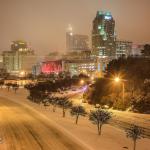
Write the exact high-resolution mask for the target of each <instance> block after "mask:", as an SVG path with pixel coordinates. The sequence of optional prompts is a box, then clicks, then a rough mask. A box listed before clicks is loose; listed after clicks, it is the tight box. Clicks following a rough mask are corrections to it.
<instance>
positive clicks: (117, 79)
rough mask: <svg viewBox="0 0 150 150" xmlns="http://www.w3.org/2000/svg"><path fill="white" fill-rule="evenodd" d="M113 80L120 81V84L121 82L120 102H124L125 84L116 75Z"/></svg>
mask: <svg viewBox="0 0 150 150" xmlns="http://www.w3.org/2000/svg"><path fill="white" fill-rule="evenodd" d="M114 81H115V82H116V83H119V82H121V84H122V102H123V104H124V96H125V84H124V80H122V79H120V78H119V77H116V78H115V79H114Z"/></svg>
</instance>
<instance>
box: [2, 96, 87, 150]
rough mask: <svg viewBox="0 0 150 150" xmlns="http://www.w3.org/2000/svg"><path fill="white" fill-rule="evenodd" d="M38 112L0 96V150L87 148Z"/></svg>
mask: <svg viewBox="0 0 150 150" xmlns="http://www.w3.org/2000/svg"><path fill="white" fill-rule="evenodd" d="M75 141H76V140H73V139H72V138H69V136H67V135H65V132H62V131H60V130H59V129H58V128H56V127H55V126H54V125H53V124H51V122H50V121H49V120H48V119H46V118H44V117H43V116H42V115H40V114H39V113H38V112H36V111H34V110H32V109H30V108H28V107H26V106H23V105H20V104H17V103H14V102H12V101H10V100H7V99H5V98H1V97H0V150H85V149H86V150H87V148H84V147H83V146H81V145H80V144H79V143H78V142H75Z"/></svg>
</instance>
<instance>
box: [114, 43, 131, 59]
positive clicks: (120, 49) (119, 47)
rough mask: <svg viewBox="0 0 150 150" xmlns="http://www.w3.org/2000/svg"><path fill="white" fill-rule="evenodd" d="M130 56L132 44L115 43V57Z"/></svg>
mask: <svg viewBox="0 0 150 150" xmlns="http://www.w3.org/2000/svg"><path fill="white" fill-rule="evenodd" d="M129 55H132V42H130V41H118V40H117V41H116V57H117V58H119V57H121V56H126V57H127V56H129Z"/></svg>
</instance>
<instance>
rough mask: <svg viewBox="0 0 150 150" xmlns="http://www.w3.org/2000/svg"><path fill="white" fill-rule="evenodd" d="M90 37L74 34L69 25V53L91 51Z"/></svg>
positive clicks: (67, 41)
mask: <svg viewBox="0 0 150 150" xmlns="http://www.w3.org/2000/svg"><path fill="white" fill-rule="evenodd" d="M88 42H89V37H88V36H87V35H80V34H74V33H73V30H72V27H71V26H70V25H69V27H68V29H67V32H66V49H67V51H69V52H70V51H87V50H89V44H88Z"/></svg>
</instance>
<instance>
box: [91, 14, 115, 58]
mask: <svg viewBox="0 0 150 150" xmlns="http://www.w3.org/2000/svg"><path fill="white" fill-rule="evenodd" d="M115 40H116V36H115V20H114V19H113V17H112V15H111V13H110V12H102V11H98V12H97V15H96V17H95V19H94V20H93V30H92V50H93V56H95V57H100V58H104V57H113V56H115V47H116V46H115V44H116V43H115Z"/></svg>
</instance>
